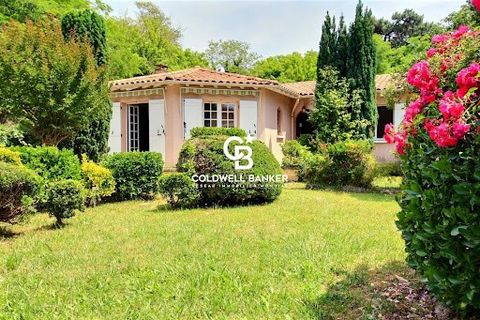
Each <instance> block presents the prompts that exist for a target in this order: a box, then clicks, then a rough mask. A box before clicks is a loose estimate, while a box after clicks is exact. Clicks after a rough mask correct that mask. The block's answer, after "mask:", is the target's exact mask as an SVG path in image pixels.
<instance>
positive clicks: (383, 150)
mask: <svg viewBox="0 0 480 320" xmlns="http://www.w3.org/2000/svg"><path fill="white" fill-rule="evenodd" d="M394 152H395V146H394V145H393V144H387V143H385V142H375V143H374V146H373V156H374V157H375V159H376V160H377V161H378V162H394V161H397V156H396V155H395V153H394Z"/></svg>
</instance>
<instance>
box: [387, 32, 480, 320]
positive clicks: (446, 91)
mask: <svg viewBox="0 0 480 320" xmlns="http://www.w3.org/2000/svg"><path fill="white" fill-rule="evenodd" d="M433 40H434V41H433V43H434V45H433V48H432V49H430V50H429V52H428V55H427V59H426V60H424V61H420V62H418V63H416V64H415V65H414V66H413V67H412V68H411V69H410V71H409V72H408V73H407V82H408V83H409V84H410V85H411V86H412V87H414V88H415V90H416V91H417V92H418V99H417V100H415V101H413V102H412V103H411V104H410V105H409V106H408V107H407V108H406V110H405V118H404V120H403V122H402V124H401V125H400V126H399V128H397V130H393V126H392V125H389V126H387V127H386V130H385V133H386V139H387V141H389V142H394V143H395V144H396V150H397V152H398V153H399V154H400V158H401V161H402V171H403V174H404V179H403V183H402V186H401V188H402V192H401V194H400V196H399V198H398V200H399V204H400V206H401V209H402V210H401V212H400V213H399V214H398V222H397V226H398V228H399V229H400V230H401V232H402V236H403V239H404V240H405V246H406V251H407V262H408V264H409V265H410V266H411V267H413V268H415V269H416V270H417V271H418V272H419V273H420V274H421V275H422V276H423V277H424V280H425V282H426V284H427V286H428V288H429V289H430V291H431V292H433V294H434V295H435V296H436V297H437V298H438V299H440V300H442V301H443V302H445V303H446V304H448V305H449V306H451V307H453V308H455V309H457V310H458V311H460V313H462V314H463V315H467V316H468V315H478V314H479V312H480V277H479V275H480V157H479V156H480V135H479V133H480V130H479V129H480V122H479V114H480V113H479V112H480V108H479V106H480V64H479V63H478V62H477V61H478V60H477V59H478V52H479V51H480V33H479V32H478V31H472V30H470V29H469V28H468V27H465V26H462V27H460V28H459V29H458V30H456V31H455V32H453V33H448V34H444V35H438V36H435V37H434V38H433ZM452 57H455V59H452Z"/></svg>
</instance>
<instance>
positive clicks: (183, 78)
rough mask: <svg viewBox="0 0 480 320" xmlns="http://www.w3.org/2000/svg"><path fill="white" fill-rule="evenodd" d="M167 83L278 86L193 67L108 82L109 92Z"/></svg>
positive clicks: (146, 87)
mask: <svg viewBox="0 0 480 320" xmlns="http://www.w3.org/2000/svg"><path fill="white" fill-rule="evenodd" d="M167 82H174V83H202V84H206V83H211V84H221V85H229V84H232V85H245V86H270V85H278V82H277V81H274V80H267V79H261V78H256V77H250V76H244V75H240V74H235V73H228V72H218V71H214V70H210V69H205V68H200V67H195V68H191V69H186V70H180V71H173V72H165V73H158V74H151V75H147V76H140V77H134V78H128V79H122V80H115V81H111V82H110V90H111V91H112V92H116V91H130V90H139V89H148V88H155V87H158V86H162V85H164V84H165V83H167Z"/></svg>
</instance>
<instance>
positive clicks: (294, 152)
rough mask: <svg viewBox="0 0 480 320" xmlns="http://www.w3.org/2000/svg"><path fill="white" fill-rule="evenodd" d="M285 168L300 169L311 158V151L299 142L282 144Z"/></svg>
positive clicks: (291, 141)
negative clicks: (307, 158)
mask: <svg viewBox="0 0 480 320" xmlns="http://www.w3.org/2000/svg"><path fill="white" fill-rule="evenodd" d="M282 152H283V160H282V167H283V168H293V169H300V168H301V167H302V165H303V163H304V162H305V158H306V157H309V156H311V152H310V150H309V149H308V148H307V147H306V146H303V145H301V144H300V143H299V142H298V141H297V140H289V141H286V142H285V143H284V144H282Z"/></svg>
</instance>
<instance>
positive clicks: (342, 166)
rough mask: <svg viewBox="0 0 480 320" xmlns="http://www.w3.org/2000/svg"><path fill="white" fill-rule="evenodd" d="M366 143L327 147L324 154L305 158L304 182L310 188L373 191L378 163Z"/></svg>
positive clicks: (368, 144) (352, 142) (358, 142)
mask: <svg viewBox="0 0 480 320" xmlns="http://www.w3.org/2000/svg"><path fill="white" fill-rule="evenodd" d="M370 152H371V144H370V143H369V142H368V141H366V140H349V141H342V142H338V143H334V144H330V145H327V146H326V147H325V149H324V150H322V152H321V153H319V154H316V155H314V156H312V157H308V158H306V161H305V168H304V169H303V175H304V179H305V181H306V182H307V186H308V187H309V188H322V187H343V186H354V187H362V188H370V187H371V184H372V181H373V178H374V177H375V167H376V162H375V159H374V158H373V156H372V155H371V153H370Z"/></svg>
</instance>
